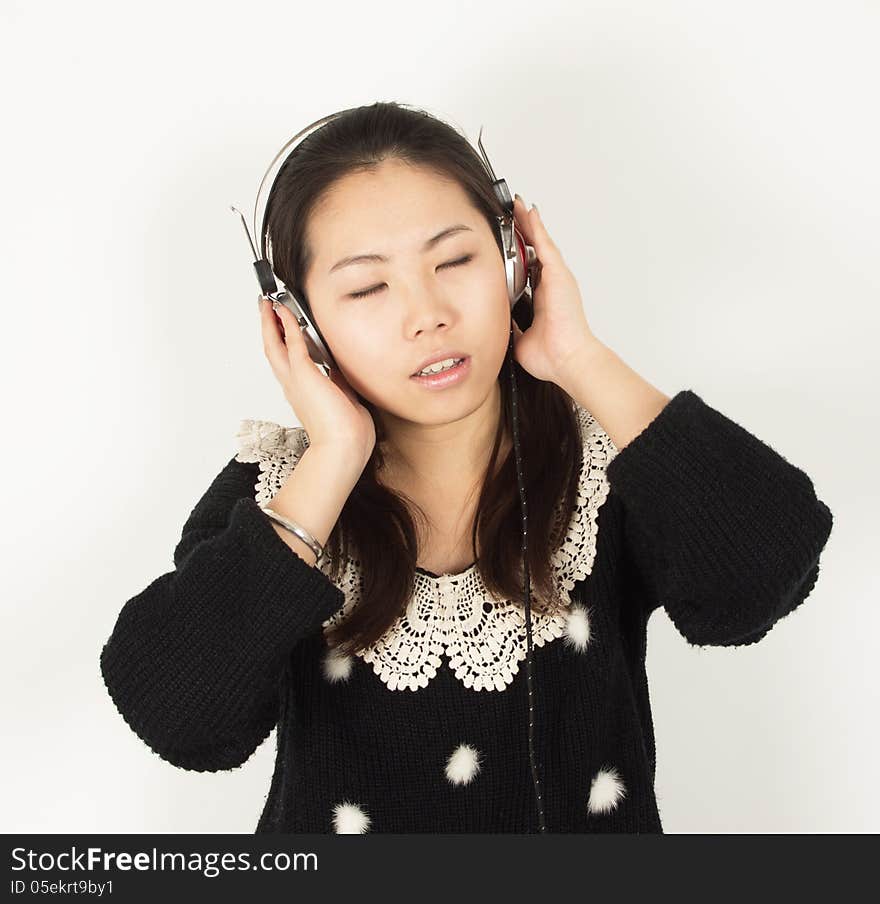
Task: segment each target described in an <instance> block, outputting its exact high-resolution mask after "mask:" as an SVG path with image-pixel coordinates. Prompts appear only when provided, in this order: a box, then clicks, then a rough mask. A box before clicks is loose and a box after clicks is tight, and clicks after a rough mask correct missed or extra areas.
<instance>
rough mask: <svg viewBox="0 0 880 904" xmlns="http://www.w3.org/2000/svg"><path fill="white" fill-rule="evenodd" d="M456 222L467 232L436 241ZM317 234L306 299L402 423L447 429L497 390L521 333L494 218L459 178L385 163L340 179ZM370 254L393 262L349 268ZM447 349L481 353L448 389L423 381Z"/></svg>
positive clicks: (314, 224)
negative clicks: (425, 366)
mask: <svg viewBox="0 0 880 904" xmlns="http://www.w3.org/2000/svg"><path fill="white" fill-rule="evenodd" d="M451 226H463V227H466V228H464V229H459V230H458V231H456V232H453V233H451V234H450V235H447V236H446V237H444V238H442V239H440V240H439V241H437V242H436V243H435V244H433V245H431V246H430V247H425V246H426V243H427V242H428V240H429V239H430V238H432V237H433V236H436V235H437V233H439V232H442V231H444V230H446V229H448V228H449V227H451ZM306 241H307V243H308V248H309V249H310V250H311V253H312V263H311V266H310V268H309V272H308V273H307V274H306V277H305V279H304V280H303V287H304V289H305V293H306V296H307V298H308V300H309V302H310V304H311V308H312V312H313V314H314V315H315V319H316V320H317V322H318V327H319V328H320V330H321V333H322V335H323V336H324V338H325V340H326V341H327V344H328V345H329V347H330V350H331V352H332V353H333V357H334V358H335V359H336V362H337V364H338V365H339V367H340V369H341V371H342V373H343V375H344V376H345V378H346V379H347V380H348V382H349V384H350V385H351V387H352V388H353V389H354V390H355V391H356V392H358V393H360V395H361V396H362V397H363V398H365V399H367V400H368V401H369V402H371V403H373V404H374V405H375V406H377V408H379V409H381V411H382V412H385V413H387V414H388V415H390V417H391V418H392V420H393V419H394V418H399V419H401V420H404V421H408V422H416V423H420V424H439V423H446V422H450V421H454V420H458V419H460V418H462V417H464V416H465V415H467V414H470V413H471V412H472V411H474V410H476V409H477V408H478V407H479V406H481V405H482V404H484V403H485V402H486V400H487V399H488V398H489V396H490V394H491V393H493V392H496V391H497V385H496V383H497V379H498V374H499V371H500V370H501V366H502V364H503V363H504V357H505V353H506V351H507V343H508V338H509V332H510V302H509V300H508V296H507V284H506V278H505V272H504V262H503V260H502V258H501V254H500V252H499V250H498V245H497V244H496V240H495V236H494V234H493V232H492V230H491V228H490V226H489V223H488V222H487V221H486V219H485V217H484V216H483V214H482V213H481V212H480V211H479V210H477V209H476V208H475V207H474V206H473V205H472V203H471V201H470V199H469V197H468V195H467V194H466V192H465V191H464V189H463V188H462V187H461V186H460V185H459V184H458V183H457V182H455V181H449V180H447V179H444V178H443V177H442V176H440V175H438V174H436V173H434V172H432V171H429V170H426V169H424V168H420V167H415V166H412V165H409V164H406V163H404V162H402V161H400V160H396V159H386V160H384V161H382V163H381V164H379V166H378V168H377V169H376V170H375V171H373V172H369V173H364V172H362V173H356V174H351V175H348V176H346V177H344V178H343V179H341V180H339V181H338V182H337V183H335V184H334V186H333V187H332V189H331V190H330V191H328V192H327V193H326V194H325V195H324V197H323V198H322V199H321V201H320V202H319V203H318V204H317V205H316V207H315V208H314V209H313V211H312V214H311V216H310V218H309V222H308V224H307V229H306ZM359 255H381V256H382V257H384V258H386V259H387V260H385V261H378V260H360V261H357V262H352V263H348V264H345V263H342V264H339V262H340V261H344V259H345V258H349V257H354V256H359ZM465 257H470V260H469V261H467V262H466V263H461V264H458V265H453V266H446V265H447V264H449V263H451V262H455V261H459V260H461V259H462V258H465ZM370 289H373V290H374V291H373V292H372V293H371V294H369V295H366V296H363V297H353V294H352V293H356V292H362V291H364V290H368V291H369V290H370ZM443 349H452V350H455V351H461V352H464V353H465V354H466V355H469V356H470V365H469V372H468V373H467V376H466V377H465V379H463V380H461V381H459V382H458V383H456V384H454V385H452V386H449V387H447V388H445V389H442V390H439V391H438V390H432V389H428V388H426V387H425V386H423V385H422V384H421V383H420V382H419V381H417V380H414V379H412V376H411V375H412V374H413V373H414V372H415V371H416V370H417V369H419V368H420V367H421V365H422V362H423V361H424V360H425V359H426V358H428V357H429V356H433V354H434V353H435V352H437V351H441V350H443Z"/></svg>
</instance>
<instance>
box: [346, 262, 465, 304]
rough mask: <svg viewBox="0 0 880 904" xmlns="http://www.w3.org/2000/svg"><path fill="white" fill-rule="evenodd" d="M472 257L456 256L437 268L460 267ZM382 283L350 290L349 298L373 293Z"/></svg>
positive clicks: (363, 296) (362, 296)
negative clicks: (367, 287) (368, 287)
mask: <svg viewBox="0 0 880 904" xmlns="http://www.w3.org/2000/svg"><path fill="white" fill-rule="evenodd" d="M473 259H474V256H473V255H472V254H466V255H465V256H464V257H460V258H458V260H454V261H447V262H446V263H445V264H440V266H439V267H438V268H437V269H438V270H442V269H443V268H444V267H460V266H462V264H467V263H469V262H470V261H472V260H473ZM384 285H385V284H384V283H382V284H381V285H378V286H373V287H372V288H370V289H364V290H362V291H360V292H350V293H349V295H348V297H349V298H365V297H366V296H367V295H374V294H375V293H376V292H378V291H379V290H380V289H381V288H382V286H384Z"/></svg>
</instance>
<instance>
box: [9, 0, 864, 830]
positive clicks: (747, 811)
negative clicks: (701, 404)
mask: <svg viewBox="0 0 880 904" xmlns="http://www.w3.org/2000/svg"><path fill="white" fill-rule="evenodd" d="M0 10H2V12H0V33H2V53H0V69H2V81H3V85H4V101H3V106H4V113H5V119H6V127H5V129H4V131H5V134H6V138H5V139H4V140H3V143H2V155H3V165H2V167H0V171H2V180H3V183H2V195H0V197H2V201H3V215H2V219H0V232H2V235H0V247H2V249H3V254H4V266H3V268H2V283H3V284H2V290H3V303H4V323H3V329H2V330H0V335H2V337H3V338H2V342H3V353H2V368H3V371H2V378H3V387H4V395H3V399H4V403H3V408H4V411H3V415H4V429H3V443H2V444H0V448H2V455H3V465H4V474H5V475H6V481H5V487H4V492H3V513H4V516H3V518H2V533H3V538H2V540H3V550H4V554H3V570H4V574H3V594H2V597H3V603H2V605H3V617H4V626H3V631H2V665H3V673H2V680H3V684H2V687H3V691H2V706H3V709H2V714H0V715H2V720H3V725H4V728H5V731H4V736H5V741H4V745H3V757H4V768H3V770H2V776H3V786H2V799H3V806H2V808H0V809H2V813H3V816H2V825H0V830H2V831H5V832H80V831H82V832H99V831H100V832H138V831H152V832H199V831H208V832H245V833H248V832H252V831H253V829H254V827H255V826H256V821H257V818H258V816H259V814H260V811H261V809H262V805H263V802H264V800H265V795H266V793H267V791H268V787H269V779H270V776H271V771H272V766H273V762H274V753H275V750H274V748H275V735H274V733H273V734H272V735H271V737H270V739H269V740H267V741H266V742H265V743H264V744H263V745H262V746H261V747H260V748H259V750H258V751H257V753H256V754H255V755H254V756H253V757H252V758H251V759H250V760H249V761H248V762H247V763H246V764H245V765H244V766H243V767H241V768H240V769H236V770H232V771H229V772H225V773H223V772H221V773H214V774H211V773H196V772H190V771H185V770H181V769H177V768H175V767H173V766H171V765H170V764H168V763H166V762H165V761H163V760H161V759H160V758H159V757H158V756H157V755H156V754H154V753H152V752H151V751H150V750H149V748H147V747H146V745H144V743H143V742H142V741H141V740H140V739H139V738H138V737H137V736H136V735H134V734H133V733H132V732H131V731H130V729H129V728H128V727H127V725H126V724H125V723H124V721H123V719H122V717H121V716H120V715H119V714H118V713H117V712H116V710H115V708H114V706H113V703H112V701H111V700H110V697H109V696H108V694H107V693H106V691H105V689H104V686H103V683H102V680H101V674H100V671H99V662H98V657H99V654H100V650H101V647H102V645H103V643H104V642H105V641H106V639H107V637H109V634H110V632H111V630H112V628H113V625H114V623H115V620H116V617H117V615H118V613H119V610H120V609H121V607H122V605H123V604H124V603H125V601H126V600H127V599H129V598H130V597H132V596H134V595H135V594H136V593H138V592H140V591H141V590H142V589H144V588H145V587H146V586H147V585H148V584H149V583H150V582H151V581H152V580H153V579H154V578H156V577H157V576H158V575H160V574H162V573H163V572H166V571H169V570H171V568H172V567H173V565H172V561H171V553H172V550H173V547H174V545H175V543H176V541H177V539H178V537H179V534H180V529H181V527H182V525H183V522H184V520H185V518H186V516H187V515H188V514H189V512H190V510H191V508H192V506H193V505H194V504H195V502H196V500H197V499H198V498H199V497H200V496H201V494H202V493H203V492H204V490H205V489H206V488H207V486H208V484H209V483H210V481H211V480H212V478H213V477H214V475H215V474H216V473H217V472H218V471H219V470H220V468H221V467H222V465H223V464H225V462H226V461H228V459H229V458H230V457H231V456H232V455H233V454H234V452H235V440H234V437H235V433H236V431H237V429H238V426H239V422H240V420H241V419H242V418H248V417H252V418H265V419H269V420H275V421H280V422H282V423H288V424H295V423H297V422H296V420H295V418H294V416H293V413H292V412H291V410H290V408H289V406H288V405H287V403H286V401H285V399H284V397H283V394H282V392H281V389H280V387H279V385H278V384H277V382H276V380H275V378H274V376H273V375H272V373H271V371H270V369H269V366H268V364H267V362H266V360H265V358H264V356H263V352H262V343H261V335H260V328H259V320H258V314H257V308H256V294H257V291H258V289H257V284H256V281H255V279H254V275H253V271H252V269H251V266H250V258H249V256H248V251H247V245H246V241H245V238H244V234H243V231H242V228H241V224H240V222H239V221H238V220H237V219H236V218H235V217H234V216H233V214H232V213H231V212H230V211H229V205H230V204H231V203H234V204H236V205H237V206H240V207H242V208H243V209H245V210H246V211H248V212H250V209H251V205H252V204H253V199H254V197H255V194H256V189H257V185H258V182H259V179H260V177H261V176H262V173H263V171H264V169H265V168H266V166H268V164H269V161H270V160H271V158H272V157H273V156H274V154H275V152H276V151H277V150H278V149H279V148H280V147H281V145H282V144H283V143H284V142H285V141H286V140H287V138H288V137H290V136H292V135H293V134H294V133H296V132H297V131H299V130H300V129H302V128H303V127H304V126H305V125H307V124H308V123H310V122H312V121H313V120H315V119H317V118H319V117H321V116H324V115H326V114H327V113H330V112H333V111H335V110H339V109H342V108H345V107H350V106H355V105H358V104H365V103H372V102H374V101H376V100H386V101H388V100H396V101H400V102H403V103H408V104H413V105H417V106H421V107H424V108H426V109H428V110H429V111H430V112H433V113H434V114H436V115H438V116H440V117H441V118H444V119H446V120H447V121H449V122H451V123H452V124H454V125H456V126H458V127H459V128H460V129H462V130H463V131H464V132H465V133H466V134H467V135H468V137H470V138H471V140H472V141H474V142H475V141H476V135H477V132H478V129H479V127H480V125H481V124H482V125H483V126H484V127H485V131H484V135H483V137H484V142H485V144H486V148H487V152H488V153H489V154H490V157H491V159H492V161H493V163H494V164H495V166H496V170H497V171H498V172H499V174H500V175H503V176H504V177H506V178H507V180H508V183H509V185H510V186H511V188H512V190H515V191H518V192H519V193H520V194H521V195H523V196H524V197H525V199H526V200H527V201H528V202H530V203H531V202H537V203H538V204H539V205H540V208H541V212H542V216H543V219H544V222H545V223H546V225H547V227H548V229H549V230H550V233H551V235H553V236H554V238H555V239H556V242H557V244H558V245H559V247H560V249H561V250H562V252H563V254H564V256H565V257H566V260H567V262H568V263H569V266H570V267H571V269H572V270H573V271H574V273H575V275H576V277H577V278H578V281H579V284H580V286H581V291H582V295H583V297H584V304H585V310H586V314H587V317H588V320H589V323H590V325H591V327H592V329H593V331H594V332H595V333H596V335H597V336H598V337H599V338H600V339H601V340H602V341H603V342H605V343H606V344H607V345H610V346H611V347H612V348H613V349H614V350H615V351H617V353H618V354H619V355H621V357H623V359H624V360H625V361H626V362H627V363H628V364H629V365H630V366H632V367H633V368H635V369H636V370H637V371H638V372H639V373H640V374H641V375H642V376H644V377H645V378H646V379H648V380H649V381H650V382H652V383H653V384H654V385H655V386H657V387H658V388H660V389H662V390H663V391H664V392H666V393H667V394H669V395H672V394H674V393H675V392H677V391H679V390H680V389H683V388H691V389H693V390H694V391H696V392H697V393H698V394H700V395H701V396H702V397H703V399H704V400H705V401H706V402H708V403H709V404H711V405H712V406H714V407H716V408H718V409H719V410H721V411H722V412H724V413H725V414H726V415H728V416H729V417H731V418H733V419H734V420H736V421H737V422H739V423H740V424H742V425H743V426H744V427H746V428H747V429H748V430H750V431H751V432H753V433H754V434H755V435H756V436H758V437H759V438H760V439H762V440H763V441H765V442H767V443H768V444H769V445H771V446H772V447H773V448H775V449H776V450H777V451H779V452H780V453H781V454H783V455H784V456H785V457H786V458H788V459H789V460H790V461H791V462H793V463H794V464H796V465H797V466H798V467H801V468H802V469H804V470H805V471H806V472H807V473H808V474H809V475H810V477H811V478H812V479H813V481H814V484H815V487H816V491H817V494H818V495H819V497H820V498H821V499H823V500H824V501H825V502H826V503H827V504H828V505H829V506H830V508H831V510H832V512H833V513H834V518H835V523H834V529H833V532H832V536H831V539H830V541H829V543H828V546H827V547H826V549H825V552H824V553H823V556H822V566H821V568H822V570H821V575H820V578H819V583H818V585H817V586H816V588H815V589H814V590H813V592H812V594H811V596H810V598H809V599H808V600H807V602H806V603H805V604H804V605H803V606H802V607H801V608H800V609H799V610H797V611H796V612H795V613H793V614H792V615H791V616H790V617H788V618H787V619H785V620H783V621H782V622H780V623H779V624H778V625H776V626H775V627H774V628H773V630H772V631H771V632H770V633H769V634H768V635H767V636H766V637H765V638H764V639H763V640H762V641H761V642H760V643H759V644H757V645H755V646H752V647H746V648H741V649H735V648H734V649H710V648H703V649H698V648H693V647H690V646H689V645H688V644H687V643H686V642H685V641H684V639H683V638H682V637H681V636H680V635H678V633H677V632H676V631H675V629H674V628H673V627H672V625H671V623H670V621H669V619H668V617H667V615H666V613H665V612H664V611H662V610H660V611H658V612H656V613H655V615H654V616H653V617H652V619H651V622H650V630H649V638H648V668H649V679H650V683H651V699H652V703H653V714H654V721H655V725H656V738H657V796H658V802H659V806H660V812H661V816H662V818H663V821H664V828H665V830H666V831H667V832H669V833H675V832H698V833H703V832H825V831H828V832H866V831H877V830H878V828H880V824H878V817H877V813H878V810H880V794H878V789H880V780H878V777H877V775H878V770H877V768H876V754H877V743H878V740H880V738H878V734H880V732H878V725H877V713H878V711H880V701H878V696H880V695H878V681H877V675H878V667H877V653H876V649H877V638H878V636H880V608H878V604H877V603H878V596H877V590H878V581H877V577H876V574H877V571H876V559H877V549H876V547H875V544H877V542H878V538H880V536H878V535H880V532H878V530H877V514H876V512H877V501H878V499H877V496H878V494H877V492H876V476H877V468H876V460H877V442H878V418H877V413H876V401H875V395H876V391H877V388H878V379H877V377H878V373H877V359H878V355H877V350H876V337H877V326H878V315H877V302H878V275H877V263H878V259H880V257H878V250H880V249H878V236H880V222H878V220H880V216H878V210H880V197H878V194H880V192H878V167H877V161H878V160H880V147H878V144H880V142H878V126H877V120H878V117H877V106H876V105H877V85H878V64H877V53H876V49H877V46H878V39H880V34H878V32H880V29H878V20H880V13H878V4H877V3H870V2H852V0H843V2H839V0H838V2H834V3H832V2H826V3H805V2H768V0H761V2H743V0H739V2H736V3H733V2H731V3H720V2H665V3H662V4H657V3H654V2H649V0H644V2H606V3H602V2H589V0H579V2H577V3H575V2H573V0H567V2H554V0H546V2H543V3H541V4H538V5H535V4H532V3H523V2H506V3H499V2H481V3H472V2H469V3H460V2H445V3H441V4H426V5H415V6H414V5H413V4H411V3H404V2H398V3H381V2H379V3H369V4H350V5H347V6H342V7H340V6H337V5H336V4H314V5H313V4H298V3H291V2H289V0H286V2H277V3H276V2H272V3H269V2H262V3H260V2H249V3H247V4H245V3H241V2H237V3H223V2H217V0H215V2H212V3H185V2H175V3H164V2H153V3H152V4H149V5H147V4H138V5H135V4H131V3H120V2H118V0H117V2H114V3H110V2H101V3H96V2H92V3H88V2H87V3H61V2H52V3H30V2H29V3H25V2H18V0H16V2H13V0H4V2H3V4H2V6H0Z"/></svg>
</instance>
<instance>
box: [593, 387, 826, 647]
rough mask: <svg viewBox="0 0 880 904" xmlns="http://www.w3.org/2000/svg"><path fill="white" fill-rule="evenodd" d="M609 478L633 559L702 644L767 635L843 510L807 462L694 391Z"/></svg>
mask: <svg viewBox="0 0 880 904" xmlns="http://www.w3.org/2000/svg"><path fill="white" fill-rule="evenodd" d="M606 475H607V477H608V482H609V485H610V488H611V492H612V493H616V494H617V496H618V498H619V500H620V501H621V503H622V507H623V512H624V537H625V544H626V551H627V554H628V559H629V561H630V562H631V564H632V565H633V566H634V567H635V569H636V572H637V576H638V577H639V578H640V579H641V582H642V585H643V587H644V589H645V591H646V599H647V611H648V613H650V612H651V611H652V610H653V609H654V608H656V607H657V606H659V605H663V606H664V608H665V609H666V612H667V613H668V615H669V617H670V619H671V621H672V623H673V624H674V625H675V627H676V628H677V630H678V631H679V632H680V633H681V634H682V635H683V636H684V637H685V639H686V640H687V641H688V642H689V643H691V644H693V645H696V646H704V645H706V646H707V645H713V646H733V645H744V644H750V643H755V642H756V641H758V640H760V639H761V638H762V637H763V636H764V635H765V634H767V632H768V631H769V630H770V628H772V627H773V625H774V624H775V623H776V622H777V621H779V619H781V618H782V617H783V616H785V615H787V614H788V613H789V612H791V611H792V610H793V609H795V608H796V607H797V606H799V605H800V604H801V603H802V602H803V601H804V600H805V599H806V598H807V596H808V595H809V594H810V592H811V591H812V589H813V587H814V585H815V584H816V581H817V579H818V576H819V556H820V554H821V552H822V549H823V548H824V546H825V543H826V541H827V540H828V537H829V535H830V533H831V526H832V515H831V511H830V509H829V508H828V506H827V505H826V504H825V503H824V502H822V501H821V500H819V499H817V498H816V494H815V492H814V489H813V483H812V481H811V480H810V478H809V477H808V476H807V475H806V474H805V473H804V472H803V471H802V470H800V469H799V468H797V467H795V466H794V465H792V464H790V463H789V462H788V461H787V460H786V459H785V458H783V457H782V456H781V455H779V454H778V453H777V452H775V451H774V450H773V449H772V448H770V447H769V446H768V445H766V444H765V443H763V442H761V441H760V440H759V439H757V438H756V437H755V436H753V435H752V434H751V433H749V432H748V431H747V430H745V429H744V428H743V427H741V426H740V425H739V424H737V423H735V422H734V421H732V420H730V419H729V418H727V417H725V416H724V415H723V414H721V413H720V412H718V411H717V410H715V409H714V408H712V407H711V406H709V405H707V404H706V403H705V402H703V400H702V399H701V398H700V397H699V396H698V395H697V394H696V393H694V392H693V391H691V390H682V391H681V392H679V393H677V394H676V395H675V396H674V397H673V398H672V399H670V401H669V402H668V403H667V404H666V406H665V407H664V408H663V410H662V411H661V412H660V413H659V414H658V415H657V417H656V418H654V420H653V421H652V422H651V423H650V424H649V425H648V426H647V427H646V428H645V429H644V430H643V431H642V432H641V433H640V434H639V435H638V436H637V437H635V438H634V439H633V440H632V441H631V442H630V443H628V444H627V445H626V446H624V447H623V449H621V450H619V452H617V454H616V456H615V457H614V458H613V459H612V461H611V462H610V464H609V465H608V467H607V470H606Z"/></svg>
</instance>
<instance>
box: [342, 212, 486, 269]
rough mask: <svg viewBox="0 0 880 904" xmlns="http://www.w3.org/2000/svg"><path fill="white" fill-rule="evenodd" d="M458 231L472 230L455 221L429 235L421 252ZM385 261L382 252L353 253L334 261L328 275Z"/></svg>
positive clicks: (428, 249) (385, 258) (386, 260)
mask: <svg viewBox="0 0 880 904" xmlns="http://www.w3.org/2000/svg"><path fill="white" fill-rule="evenodd" d="M459 232H473V230H472V229H471V227H470V226H465V225H464V223H456V224H455V225H454V226H447V227H446V229H443V230H441V231H440V232H438V233H437V235H434V236H431V238H429V239H428V241H427V242H425V244H424V245H423V246H422V254H424V253H425V252H426V251H430V250H431V249H432V248H433V247H434V246H435V245H436V244H437V243H438V242H441V241H443V239H445V238H447V237H449V236H451V235H455V234H456V233H459ZM376 262H379V263H387V262H388V258H387V257H385V256H384V255H382V254H375V253H373V254H353V255H351V256H349V257H344V258H342V260H338V261H336V263H335V264H334V265H333V266H332V267H331V268H330V269H329V270H328V271H327V273H328V275H329V274H330V273H335V272H336V271H337V270H341V269H342V268H343V267H348V266H350V265H351V264H362V263H376Z"/></svg>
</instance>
